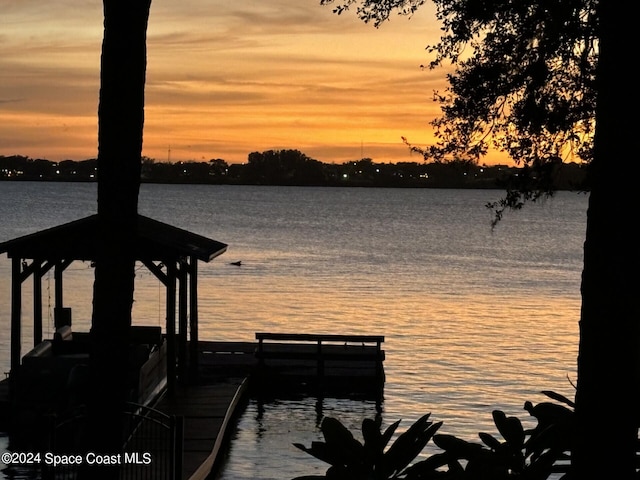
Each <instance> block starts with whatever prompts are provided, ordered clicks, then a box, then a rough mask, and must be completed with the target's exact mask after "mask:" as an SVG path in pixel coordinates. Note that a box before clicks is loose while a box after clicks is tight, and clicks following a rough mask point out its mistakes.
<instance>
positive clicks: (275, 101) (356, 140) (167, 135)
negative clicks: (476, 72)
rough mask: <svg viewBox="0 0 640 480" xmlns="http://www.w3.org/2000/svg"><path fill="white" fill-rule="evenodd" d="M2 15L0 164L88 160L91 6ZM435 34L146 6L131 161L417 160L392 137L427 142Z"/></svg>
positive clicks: (306, 4)
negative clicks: (138, 156) (138, 126)
mask: <svg viewBox="0 0 640 480" xmlns="http://www.w3.org/2000/svg"><path fill="white" fill-rule="evenodd" d="M0 1H1V0H0ZM2 3H3V5H2V9H3V31H4V33H5V36H4V38H3V41H2V42H0V84H1V85H3V87H2V89H1V90H0V107H1V108H0V155H12V154H21V155H27V156H30V157H33V158H47V159H50V160H64V159H74V160H82V159H86V158H93V157H95V156H96V155H97V104H98V93H99V81H100V80H99V64H100V50H101V42H102V21H103V17H102V9H101V6H100V2H97V4H95V5H94V4H93V3H91V4H87V3H86V2H81V1H80V0H72V1H70V2H64V4H59V5H54V4H51V5H49V6H48V7H47V11H46V12H42V8H41V6H40V5H39V4H38V3H37V2H32V1H25V2H11V3H9V4H6V2H2ZM438 36H439V25H438V24H437V23H436V21H435V16H434V15H433V8H432V6H430V5H427V6H425V7H423V9H422V10H421V11H419V12H418V13H417V14H415V15H414V16H413V17H412V18H410V19H409V18H405V17H396V16H394V17H393V18H392V19H391V20H390V21H389V22H387V23H386V24H384V25H382V26H381V27H380V28H379V29H375V28H373V27H372V26H370V25H365V24H363V23H362V22H361V21H359V20H358V19H357V18H355V16H354V15H353V14H349V15H347V14H345V15H341V16H337V15H334V14H333V13H332V12H331V8H328V7H321V6H320V5H319V2H318V1H317V0H305V1H302V2H293V1H291V0H276V1H274V2H270V3H269V4H268V5H265V4H264V2H258V1H257V0H249V1H247V2H242V4H241V5H238V6H234V5H228V4H225V5H216V6H212V5H211V4H210V3H208V2H204V1H200V0H196V1H195V2H191V3H190V4H189V10H185V9H184V8H183V9H181V8H179V7H177V6H176V5H175V4H173V3H170V2H167V1H166V0H164V1H163V0H154V2H153V4H152V6H151V14H150V19H149V29H148V35H147V51H148V63H147V84H146V111H145V131H144V146H143V155H144V156H147V157H150V158H154V159H156V160H157V161H166V160H167V159H170V160H171V161H190V160H194V161H201V160H209V159H212V158H222V159H224V160H226V161H227V162H229V163H243V162H245V161H246V159H247V156H248V154H249V153H251V152H253V151H264V150H269V149H283V148H291V149H297V150H300V151H302V152H303V153H305V154H306V155H307V156H309V157H311V158H315V159H317V160H319V161H322V162H325V163H341V162H344V161H349V160H354V159H359V158H360V157H361V155H364V156H365V157H368V158H371V159H373V161H375V162H379V163H387V162H402V161H421V158H420V157H419V156H417V155H416V154H411V152H410V151H409V149H408V148H407V146H406V145H404V144H403V142H402V137H406V138H408V139H409V141H410V142H412V143H413V144H415V145H420V146H424V145H427V144H429V143H430V142H432V141H433V138H432V132H431V128H430V125H429V122H430V121H431V120H432V119H433V118H434V117H436V116H437V115H438V114H439V109H438V106H437V104H435V103H434V102H433V101H432V99H431V98H432V93H433V91H434V90H442V89H444V88H445V87H446V84H445V81H446V80H445V74H446V71H445V70H444V69H438V70H433V71H430V70H422V69H420V65H421V64H424V63H427V62H428V56H427V53H426V52H425V49H424V47H425V46H426V45H427V44H430V43H433V42H435V41H436V40H437V37H438ZM169 151H170V152H171V153H170V154H169ZM486 160H487V163H491V162H490V161H489V160H490V159H486Z"/></svg>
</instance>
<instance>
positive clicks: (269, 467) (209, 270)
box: [0, 182, 587, 480]
mask: <svg viewBox="0 0 640 480" xmlns="http://www.w3.org/2000/svg"><path fill="white" fill-rule="evenodd" d="M500 195H501V192H500V191H476V190H404V189H403V190H400V189H356V188H310V187H304V188H297V187H243V186H167V185H143V187H142V191H141V194H140V211H141V213H142V214H145V215H148V216H151V217H153V218H155V219H158V220H161V221H166V222H168V223H171V224H174V225H176V226H179V227H182V228H185V229H188V230H192V231H194V232H196V233H200V234H202V235H205V236H208V237H211V238H214V239H216V240H219V241H222V242H224V243H227V244H228V245H229V249H228V251H227V253H225V254H224V255H223V256H222V257H219V258H217V259H215V260H214V261H213V262H211V263H210V264H203V265H201V266H200V269H199V275H200V287H199V293H200V301H199V308H200V325H201V327H200V328H201V333H200V335H201V338H203V339H220V340H245V341H251V340H253V338H254V333H255V332H256V331H279V332H311V333H314V332H316V333H317V332H328V333H368V334H382V335H385V337H386V341H385V350H386V352H387V360H386V362H385V369H386V375H387V382H386V384H385V392H384V401H383V403H382V405H381V415H382V418H383V424H385V425H388V424H390V423H392V422H393V421H395V420H398V419H403V423H402V425H401V427H407V426H409V425H410V423H411V422H412V421H413V420H415V419H417V418H418V417H419V416H421V415H422V414H423V413H426V412H432V418H433V419H434V420H442V421H444V426H443V427H442V429H441V432H445V433H451V434H454V435H458V436H462V437H465V438H468V439H475V438H476V435H477V433H478V432H479V431H489V432H492V433H493V432H495V428H494V427H493V425H492V420H491V410H492V409H495V408H501V409H503V410H505V411H506V412H507V413H508V414H514V415H518V416H519V417H521V418H523V419H524V418H526V416H525V412H524V411H523V408H522V405H523V403H524V402H525V400H531V401H533V402H536V401H541V400H543V399H544V398H545V397H543V396H542V395H540V394H539V392H540V391H541V390H547V389H551V390H556V391H559V392H561V393H564V394H565V395H568V396H572V395H573V391H572V387H571V385H570V383H569V379H571V380H575V361H576V355H577V342H578V319H579V310H580V296H579V285H580V273H581V269H582V243H583V241H584V232H585V224H586V206H587V198H586V197H585V196H583V195H579V194H573V193H560V194H558V195H557V196H556V197H555V198H553V199H551V200H549V201H547V202H544V203H542V204H540V205H532V206H531V207H529V208H525V209H524V210H523V211H521V212H518V213H515V214H511V215H508V216H507V217H505V219H504V220H503V221H502V223H501V224H500V225H498V227H497V228H496V229H495V230H494V231H492V230H491V228H490V225H489V222H490V220H491V214H490V212H489V211H488V210H487V209H486V208H485V207H484V205H485V203H486V202H488V201H492V200H496V199H497V198H499V197H500ZM94 212H95V185H93V184H57V183H8V182H2V183H0V218H1V219H2V222H1V225H0V241H5V240H8V239H11V238H14V237H17V236H20V235H24V234H27V233H31V232H34V231H37V230H39V229H42V228H46V227H50V226H54V225H57V224H59V223H62V222H66V221H70V220H74V219H77V218H80V217H82V216H85V215H88V214H91V213H94ZM237 260H241V261H242V266H241V267H239V268H238V267H235V266H231V265H229V263H230V262H232V261H237ZM9 273H10V264H9V261H8V260H7V259H6V258H5V257H3V258H0V318H2V319H4V324H5V325H8V324H9V299H10V282H9ZM92 275H93V271H92V269H91V267H90V265H88V264H83V263H77V264H74V265H72V267H70V269H69V270H68V271H67V273H66V276H65V282H66V283H65V303H66V304H67V306H70V307H72V308H73V319H74V325H77V328H78V329H79V328H80V327H81V326H82V325H85V326H88V319H89V316H90V312H91V287H92ZM136 281H137V286H136V302H135V305H134V315H135V318H136V320H135V322H136V323H140V324H157V325H163V324H164V290H163V287H162V286H161V285H160V284H159V282H158V281H157V279H156V278H155V277H154V276H153V275H151V274H150V273H148V272H147V271H146V270H145V269H144V268H142V267H141V268H139V270H138V274H137V279H136ZM52 284H53V280H52V279H47V278H46V277H45V280H44V283H43V290H44V294H43V295H44V300H43V304H44V308H45V309H48V308H49V307H50V308H52V306H53V305H52V300H51V299H50V298H51V296H52V294H53V292H52V291H51V292H49V286H50V287H51V289H52V288H53V285H52ZM29 288H30V286H29V285H25V287H24V290H23V292H24V293H23V294H24V298H25V299H28V298H30V297H29V296H30V291H29ZM50 293H51V295H50ZM30 314H31V311H30V302H28V301H27V302H25V305H24V312H23V316H24V318H25V319H27V318H29V315H30ZM50 317H51V314H50ZM26 323H28V322H25V324H26ZM51 325H52V320H51V319H50V320H49V322H48V325H47V321H45V333H46V330H47V328H49V329H50V328H51ZM5 330H6V331H3V333H2V334H1V335H4V337H3V336H0V362H1V363H2V366H3V368H4V371H7V370H8V363H9V351H8V348H9V341H8V330H7V329H5ZM29 333H30V332H29V331H28V330H26V331H25V333H24V347H23V349H24V351H26V350H27V349H28V348H29V343H28V340H29ZM322 415H332V416H337V417H339V418H341V419H342V420H343V421H344V422H345V423H346V424H347V425H349V426H350V427H352V428H354V429H356V428H358V427H359V424H360V422H361V420H362V418H364V417H367V416H368V417H373V416H374V415H376V405H375V402H366V401H355V400H338V399H324V400H322V401H319V400H318V399H315V398H301V399H280V400H277V401H272V402H266V403H259V402H257V401H251V402H250V403H249V405H248V407H247V410H246V412H245V414H244V415H243V416H242V418H240V420H239V422H238V429H237V432H236V433H235V435H234V438H233V439H232V443H231V447H230V453H229V459H228V461H227V463H226V465H225V466H224V467H223V469H222V472H221V474H220V478H222V479H225V480H227V479H229V480H231V479H265V480H266V479H288V478H292V477H293V476H295V475H301V474H314V473H316V474H318V473H322V472H324V470H325V468H326V466H325V465H324V464H322V463H320V462H318V461H315V460H314V459H312V458H311V457H309V456H307V455H305V454H304V453H302V452H300V451H298V450H296V449H295V448H294V447H292V446H291V444H292V443H293V442H300V443H304V444H307V445H308V444H309V443H310V442H311V441H312V440H315V439H318V438H320V434H319V431H318V429H317V425H318V423H319V421H320V419H321V417H322ZM0 448H2V447H1V446H0Z"/></svg>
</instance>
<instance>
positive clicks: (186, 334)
mask: <svg viewBox="0 0 640 480" xmlns="http://www.w3.org/2000/svg"><path fill="white" fill-rule="evenodd" d="M97 235H98V216H97V215H91V216H89V217H85V218H82V219H79V220H76V221H72V222H70V223H66V224H63V225H59V226H56V227H53V228H49V229H46V230H42V231H39V232H36V233H33V234H30V235H26V236H23V237H20V238H16V239H13V240H9V241H7V242H4V243H1V244H0V254H2V253H7V256H8V257H9V258H10V259H11V262H12V270H11V371H10V373H9V382H8V383H9V389H10V391H9V397H10V398H15V394H16V393H17V392H15V391H14V390H15V388H16V387H17V386H18V384H21V385H23V386H24V382H14V381H13V380H12V379H13V378H14V377H17V376H18V375H16V374H17V373H18V372H19V371H20V370H21V369H23V368H26V366H25V364H29V363H32V364H38V365H39V366H43V365H44V364H45V362H47V361H51V358H49V359H48V360H47V357H55V356H56V355H55V352H56V351H58V352H62V354H63V355H60V356H61V357H62V356H65V355H64V354H68V355H66V357H67V358H66V359H65V360H64V361H63V360H60V359H58V360H60V361H58V362H57V365H58V367H60V365H61V364H65V365H66V366H67V368H72V367H73V365H74V364H76V363H77V362H78V361H84V360H86V358H83V357H88V350H86V351H85V348H77V347H73V348H72V347H71V345H72V344H74V343H75V344H76V345H77V344H78V343H83V342H82V341H81V340H82V338H83V335H84V336H85V337H84V338H85V342H84V343H85V345H86V344H87V342H88V338H87V336H88V333H87V332H76V331H74V329H73V325H72V312H71V309H70V308H67V307H65V304H64V297H63V290H64V289H63V279H64V272H65V270H66V269H67V268H68V267H69V266H70V265H71V264H72V263H73V262H74V261H87V262H92V261H94V260H95V258H96V244H97V242H96V239H97ZM226 249H227V245H226V244H224V243H221V242H218V241H216V240H212V239H209V238H206V237H204V236H201V235H198V234H195V233H192V232H189V231H186V230H183V229H180V228H177V227H174V226H171V225H168V224H166V223H163V222H160V221H157V220H153V219H151V218H148V217H145V216H141V215H139V216H138V225H137V237H136V242H135V259H136V260H137V261H139V262H141V263H142V264H143V265H145V266H146V267H147V268H148V269H149V270H150V271H151V272H152V273H153V274H154V275H155V276H156V277H157V278H158V279H159V280H160V282H161V283H162V284H163V285H164V286H165V290H166V325H165V329H164V330H165V331H164V332H162V331H161V330H162V329H161V327H157V326H156V327H144V326H142V327H132V338H134V339H135V338H136V337H142V338H144V342H145V343H148V344H156V346H158V345H161V344H162V345H163V348H164V349H165V350H166V352H164V353H165V354H166V363H165V365H160V366H159V369H160V370H159V371H163V372H165V373H166V375H164V376H165V377H166V384H167V386H168V387H169V389H171V388H172V387H173V384H174V383H175V382H176V379H177V380H181V379H184V380H186V379H187V378H188V376H189V374H190V373H191V372H197V368H198V365H197V362H198V354H197V348H198V302H197V295H198V285H197V277H198V275H197V273H198V269H197V266H198V261H203V262H210V261H211V260H212V259H214V258H215V257H217V256H218V255H221V254H222V253H224V252H225V251H226ZM51 270H53V273H54V275H53V277H54V289H55V293H54V299H55V300H54V327H55V336H54V339H50V340H46V339H43V306H42V293H43V291H42V278H43V276H44V275H45V274H46V273H47V272H49V271H51ZM30 279H31V281H32V282H33V288H32V289H33V299H32V301H33V319H32V322H33V350H31V351H30V352H28V353H27V354H25V355H23V352H21V344H22V332H23V325H22V304H23V294H22V289H23V284H24V283H25V282H27V281H28V280H30ZM71 339H73V341H65V340H71ZM52 352H53V353H52ZM78 359H79V360H78ZM163 362H164V361H163ZM60 368H62V367H60ZM26 369H27V370H28V368H26ZM67 373H69V372H67ZM156 373H157V372H156ZM151 386H152V385H149V386H148V389H149V390H150V389H151ZM150 393H151V391H140V392H138V394H139V395H138V397H139V398H136V400H137V401H141V402H143V401H144V398H143V397H144V396H145V395H149V394H150Z"/></svg>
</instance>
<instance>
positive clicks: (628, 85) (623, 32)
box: [321, 0, 640, 479]
mask: <svg viewBox="0 0 640 480" xmlns="http://www.w3.org/2000/svg"><path fill="white" fill-rule="evenodd" d="M321 3H322V4H332V3H334V0H321ZM336 3H337V4H338V6H337V7H336V8H335V11H336V12H337V13H342V12H344V11H345V10H347V9H348V8H349V7H350V6H356V7H357V13H358V15H359V16H360V17H361V18H362V19H363V20H364V21H367V22H373V23H374V24H376V25H379V24H380V23H381V22H382V21H384V20H386V19H387V18H388V17H389V15H390V14H391V13H392V12H399V13H403V14H409V15H410V14H412V13H413V12H415V11H416V9H417V8H419V7H420V6H421V5H423V4H424V3H426V0H384V1H380V0H342V1H340V0H336ZM434 4H435V5H436V8H437V17H438V18H439V20H441V21H442V24H443V31H444V33H443V35H442V37H441V40H440V42H439V43H438V44H436V45H434V46H433V47H430V51H431V52H434V53H435V58H434V61H433V63H432V64H431V66H437V65H440V64H441V63H442V62H443V61H444V60H452V61H453V63H454V64H455V71H454V72H453V73H451V74H450V75H449V76H448V80H449V88H448V90H447V91H446V92H445V93H438V94H436V100H437V101H439V102H440V103H441V106H442V113H443V115H442V116H441V117H440V118H438V119H437V120H435V121H434V123H433V125H434V127H435V131H436V135H437V138H438V141H437V142H436V144H435V145H433V146H430V147H426V148H419V149H418V150H419V151H421V152H422V153H424V154H425V157H426V158H427V159H432V160H435V161H447V160H450V159H460V158H468V159H472V160H476V159H477V158H479V157H481V156H482V155H484V154H485V153H486V152H487V150H488V149H489V148H490V147H492V146H493V147H495V148H498V149H501V150H503V151H505V152H506V153H508V154H509V155H510V156H511V157H512V158H513V159H514V160H515V161H516V162H523V163H524V164H526V165H528V166H529V167H530V168H531V169H533V170H535V171H538V172H541V173H543V174H542V175H531V176H530V179H531V180H532V183H527V184H521V185H519V186H518V189H516V190H513V191H511V192H508V195H507V197H506V201H505V203H503V204H502V205H500V206H499V210H498V213H501V211H502V209H504V208H518V207H520V206H521V205H522V204H523V203H524V202H526V201H527V200H532V199H533V200H535V199H537V198H539V196H540V195H545V194H547V193H549V190H548V189H549V185H548V184H546V183H545V182H539V181H537V182H533V180H535V179H537V180H540V179H545V175H544V172H545V171H550V170H553V168H555V166H557V164H558V163H559V162H561V161H562V159H564V158H566V157H567V156H571V155H572V156H574V157H578V158H581V159H582V160H584V161H586V162H589V163H590V166H589V169H590V174H589V188H590V192H591V193H590V198H589V207H588V212H587V231H586V240H585V244H584V269H583V276H582V287H581V292H582V309H581V314H580V317H581V318H580V344H579V356H578V362H577V364H578V365H577V370H578V381H577V391H576V415H577V418H578V425H579V426H578V431H577V434H576V439H575V444H574V448H573V452H572V462H573V466H574V474H575V477H572V478H618V479H620V478H636V474H635V465H634V462H635V450H636V444H637V435H638V413H637V410H638V382H639V380H640V375H639V374H638V369H639V366H640V361H639V352H640V334H639V332H638V326H639V324H640V303H639V302H638V301H637V292H638V289H639V285H638V278H639V277H638V273H639V271H640V262H639V258H640V253H639V251H638V248H637V245H636V243H637V240H636V235H635V233H634V224H635V223H636V222H637V217H638V197H637V193H636V192H637V183H638V179H639V178H640V175H639V174H640V172H639V171H638V170H639V166H640V162H638V160H637V158H636V157H637V151H636V148H635V145H634V143H633V138H635V135H637V128H636V127H637V124H638V121H637V116H636V115H635V111H634V110H632V109H630V106H632V105H633V106H635V105H637V103H638V102H637V96H638V89H637V87H636V84H637V79H636V76H635V73H633V72H632V71H631V70H630V68H629V67H628V66H627V63H626V62H625V61H619V60H617V59H618V58H620V57H625V55H626V54H628V53H629V48H630V47H631V45H634V44H635V43H636V42H635V39H633V38H632V37H631V34H632V32H633V31H634V29H635V28H637V27H635V26H634V25H632V20H631V19H632V18H634V15H633V14H632V13H631V11H630V10H629V6H628V4H626V3H624V2H622V1H619V0H618V1H607V2H604V1H598V0H553V1H551V0H549V1H546V0H545V1H534V0H528V1H527V0H522V1H516V2H514V1H511V0H478V1H468V0H434ZM532 328H536V326H532Z"/></svg>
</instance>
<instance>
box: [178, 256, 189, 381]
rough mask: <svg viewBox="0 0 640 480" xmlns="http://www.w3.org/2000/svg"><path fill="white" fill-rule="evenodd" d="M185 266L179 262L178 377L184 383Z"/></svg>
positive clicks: (186, 325) (185, 359)
mask: <svg viewBox="0 0 640 480" xmlns="http://www.w3.org/2000/svg"><path fill="white" fill-rule="evenodd" d="M187 330H188V319H187V265H186V261H185V260H181V261H180V263H179V270H178V376H179V379H180V381H184V380H185V378H186V375H187V354H188V352H187Z"/></svg>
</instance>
